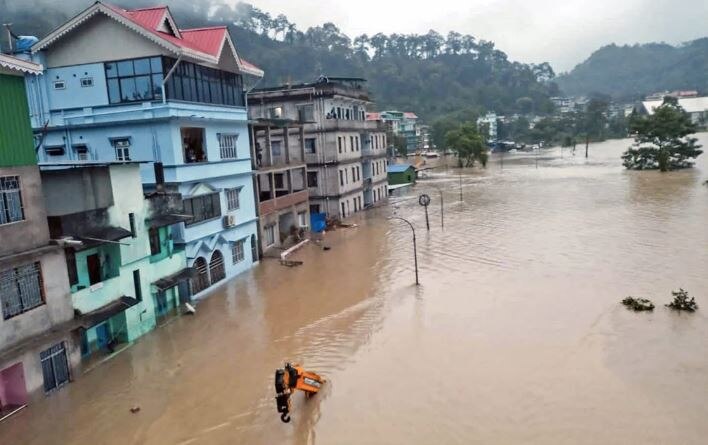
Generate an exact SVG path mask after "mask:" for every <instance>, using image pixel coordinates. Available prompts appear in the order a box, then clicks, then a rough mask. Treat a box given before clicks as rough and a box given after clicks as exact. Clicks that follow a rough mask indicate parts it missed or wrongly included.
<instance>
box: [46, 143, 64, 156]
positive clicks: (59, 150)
mask: <svg viewBox="0 0 708 445" xmlns="http://www.w3.org/2000/svg"><path fill="white" fill-rule="evenodd" d="M44 152H45V153H46V154H47V155H48V156H64V153H66V147H65V146H63V145H45V146H44Z"/></svg>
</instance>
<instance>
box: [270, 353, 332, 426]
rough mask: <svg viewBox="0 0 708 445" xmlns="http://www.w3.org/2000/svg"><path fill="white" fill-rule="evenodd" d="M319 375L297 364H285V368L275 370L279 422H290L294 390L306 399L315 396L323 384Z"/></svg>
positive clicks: (323, 380) (323, 381)
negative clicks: (291, 400) (298, 391)
mask: <svg viewBox="0 0 708 445" xmlns="http://www.w3.org/2000/svg"><path fill="white" fill-rule="evenodd" d="M325 381H326V380H325V379H324V378H323V377H321V376H320V375H319V374H316V373H314V372H311V371H305V369H304V368H303V367H302V366H300V365H298V364H292V365H291V364H290V363H286V364H285V367H283V368H280V369H276V370H275V402H276V405H277V408H278V412H279V413H280V420H282V421H283V422H285V423H288V422H290V396H291V395H292V392H293V391H294V390H300V391H303V392H304V393H305V396H306V397H311V396H313V395H315V394H317V393H318V392H319V390H320V388H322V385H323V384H324V383H325Z"/></svg>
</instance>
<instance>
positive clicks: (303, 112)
mask: <svg viewBox="0 0 708 445" xmlns="http://www.w3.org/2000/svg"><path fill="white" fill-rule="evenodd" d="M297 116H298V119H299V120H300V122H314V121H315V105H314V104H307V105H298V107H297Z"/></svg>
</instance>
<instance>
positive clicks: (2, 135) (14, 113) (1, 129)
mask: <svg viewBox="0 0 708 445" xmlns="http://www.w3.org/2000/svg"><path fill="white" fill-rule="evenodd" d="M36 163H37V157H36V155H35V153H34V141H33V139H32V128H31V127H30V120H29V107H28V106H27V96H26V94H25V81H24V78H22V77H19V76H9V75H6V74H0V167H19V166H23V165H35V164H36Z"/></svg>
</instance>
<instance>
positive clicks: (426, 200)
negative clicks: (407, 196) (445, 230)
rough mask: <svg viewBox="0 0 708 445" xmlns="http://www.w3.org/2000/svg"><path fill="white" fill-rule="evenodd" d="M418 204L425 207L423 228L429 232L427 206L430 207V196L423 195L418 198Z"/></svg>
mask: <svg viewBox="0 0 708 445" xmlns="http://www.w3.org/2000/svg"><path fill="white" fill-rule="evenodd" d="M418 204H420V205H422V206H423V207H425V227H426V228H427V229H428V232H430V220H429V219H428V206H429V205H430V196H428V195H426V194H425V193H423V194H422V195H420V196H419V197H418Z"/></svg>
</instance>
